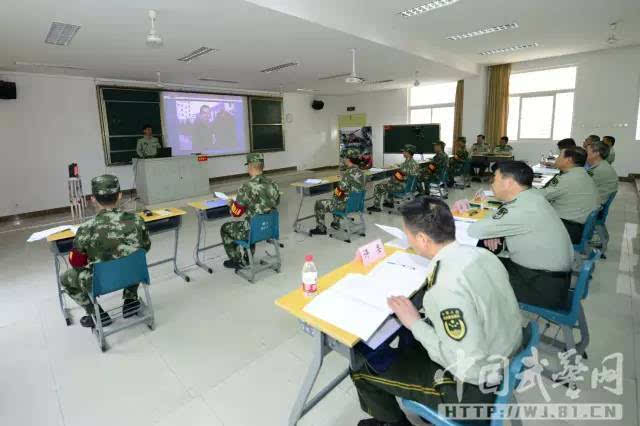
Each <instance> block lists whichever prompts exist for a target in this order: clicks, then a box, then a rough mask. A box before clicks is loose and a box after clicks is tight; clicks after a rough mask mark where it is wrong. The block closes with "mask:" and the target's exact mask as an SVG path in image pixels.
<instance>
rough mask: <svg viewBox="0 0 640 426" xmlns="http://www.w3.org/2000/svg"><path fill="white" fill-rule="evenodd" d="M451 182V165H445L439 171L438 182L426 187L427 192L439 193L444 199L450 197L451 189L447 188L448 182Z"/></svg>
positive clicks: (430, 193)
mask: <svg viewBox="0 0 640 426" xmlns="http://www.w3.org/2000/svg"><path fill="white" fill-rule="evenodd" d="M448 182H449V166H448V165H447V166H446V167H443V168H442V170H440V172H439V173H438V183H431V184H429V188H425V190H426V191H425V192H427V193H428V194H429V195H437V196H439V197H440V198H442V199H445V200H446V199H447V198H448V197H449V191H448V190H447V183H448Z"/></svg>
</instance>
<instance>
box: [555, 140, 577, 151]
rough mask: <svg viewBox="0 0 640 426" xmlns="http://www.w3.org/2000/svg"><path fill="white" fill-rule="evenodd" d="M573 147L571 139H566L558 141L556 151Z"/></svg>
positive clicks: (573, 143)
mask: <svg viewBox="0 0 640 426" xmlns="http://www.w3.org/2000/svg"><path fill="white" fill-rule="evenodd" d="M575 146H576V141H574V140H573V139H571V138H566V139H562V140H560V141H558V149H567V148H574V147H575Z"/></svg>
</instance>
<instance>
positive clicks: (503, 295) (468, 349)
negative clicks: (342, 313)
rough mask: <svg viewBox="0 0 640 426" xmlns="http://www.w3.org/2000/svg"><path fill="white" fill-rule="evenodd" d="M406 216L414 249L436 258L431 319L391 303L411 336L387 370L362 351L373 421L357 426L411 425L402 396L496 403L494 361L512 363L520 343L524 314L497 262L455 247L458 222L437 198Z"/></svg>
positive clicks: (418, 202)
mask: <svg viewBox="0 0 640 426" xmlns="http://www.w3.org/2000/svg"><path fill="white" fill-rule="evenodd" d="M400 211H401V214H402V218H403V222H404V232H405V233H406V234H407V237H408V239H409V243H410V244H411V246H412V247H413V249H414V250H415V252H416V254H418V255H420V256H423V257H425V258H427V259H430V260H431V262H430V264H429V268H430V271H429V272H428V275H427V277H426V279H425V282H424V286H425V288H424V290H425V293H424V295H423V297H422V299H421V302H422V306H423V308H424V313H425V318H422V317H421V315H420V313H419V312H418V310H417V309H416V308H415V306H414V305H413V303H412V302H411V300H409V299H407V298H406V297H402V296H396V297H390V298H389V299H388V304H389V307H390V308H391V310H393V312H394V314H395V315H396V316H397V318H398V320H399V321H400V322H401V323H402V325H403V326H404V327H406V328H405V329H403V330H408V331H410V333H411V334H412V338H410V339H407V340H409V341H408V342H403V344H401V345H399V346H398V349H397V350H395V351H394V355H393V357H392V359H391V362H390V364H389V365H387V366H386V368H380V367H374V366H373V365H372V364H370V363H369V362H368V361H367V359H366V357H364V356H363V355H361V354H360V353H359V352H356V357H357V359H356V362H355V363H354V364H355V365H361V367H359V368H358V369H357V370H351V379H352V380H353V383H354V385H355V387H356V390H357V392H358V397H359V399H360V406H361V407H362V410H363V411H365V412H366V413H367V414H369V415H370V416H372V417H373V418H370V419H365V420H361V421H360V422H359V423H358V425H359V426H385V425H386V426H391V425H395V426H410V425H411V423H410V422H409V421H408V420H407V418H406V417H405V414H404V412H403V411H402V410H401V409H400V406H399V405H398V401H397V399H396V397H400V398H406V399H410V400H412V401H416V402H419V403H422V404H425V405H427V406H429V407H431V408H433V409H434V410H437V408H438V405H439V404H443V403H444V404H457V403H463V404H492V403H493V402H494V401H495V398H496V395H495V393H493V392H492V389H491V388H496V387H497V385H498V384H499V383H496V382H497V381H499V380H500V379H498V380H495V379H492V378H495V377H496V375H497V374H498V373H502V370H501V369H500V367H499V364H498V365H496V362H495V359H494V358H493V357H494V356H495V357H504V358H509V357H510V356H511V355H512V354H514V353H515V352H516V351H517V350H518V349H519V348H520V347H521V344H522V328H521V322H522V318H521V315H520V308H519V307H518V303H517V302H516V298H515V296H514V294H513V290H512V289H511V286H510V285H509V276H508V274H507V271H506V270H505V268H504V266H502V264H501V263H500V261H499V260H498V258H497V257H496V256H495V255H493V254H491V253H489V252H488V251H486V250H483V249H480V248H477V247H471V246H463V245H460V244H459V243H458V242H456V235H455V232H456V228H455V224H454V220H453V216H452V215H451V211H450V210H449V207H448V206H447V205H446V204H445V203H444V202H443V201H441V200H439V199H435V198H431V197H419V198H417V199H415V200H413V201H410V202H408V203H407V204H405V205H404V206H402V207H401V209H400ZM483 372H484V373H488V374H483ZM492 380H493V381H492ZM494 392H495V391H494ZM459 398H460V399H459Z"/></svg>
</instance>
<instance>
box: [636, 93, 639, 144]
mask: <svg viewBox="0 0 640 426" xmlns="http://www.w3.org/2000/svg"><path fill="white" fill-rule="evenodd" d="M636 123H637V124H636V140H637V141H640V101H639V102H638V121H637V122H636Z"/></svg>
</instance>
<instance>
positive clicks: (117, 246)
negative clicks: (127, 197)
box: [73, 209, 151, 265]
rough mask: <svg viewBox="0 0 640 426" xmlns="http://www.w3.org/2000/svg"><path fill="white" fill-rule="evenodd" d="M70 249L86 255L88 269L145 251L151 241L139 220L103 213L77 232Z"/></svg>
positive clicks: (114, 212) (117, 212) (129, 215)
mask: <svg viewBox="0 0 640 426" xmlns="http://www.w3.org/2000/svg"><path fill="white" fill-rule="evenodd" d="M73 247H74V248H75V249H76V250H77V251H79V252H81V253H84V254H86V255H87V257H88V262H89V265H91V264H93V263H97V262H106V261H109V260H114V259H118V258H120V257H124V256H128V255H130V254H131V253H133V252H135V251H136V250H138V249H144V251H149V249H150V248H151V240H150V239H149V231H147V227H146V226H145V224H144V221H143V220H142V219H141V218H140V216H138V215H136V214H134V213H130V212H124V211H122V210H119V209H105V210H101V211H100V212H98V214H97V215H96V217H94V218H93V219H91V220H89V221H87V222H85V223H83V224H82V225H81V226H80V227H79V228H78V232H77V233H76V237H75V239H74V240H73Z"/></svg>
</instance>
